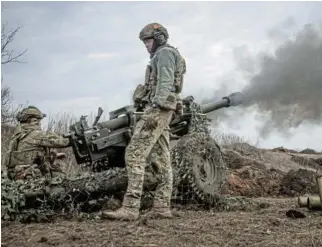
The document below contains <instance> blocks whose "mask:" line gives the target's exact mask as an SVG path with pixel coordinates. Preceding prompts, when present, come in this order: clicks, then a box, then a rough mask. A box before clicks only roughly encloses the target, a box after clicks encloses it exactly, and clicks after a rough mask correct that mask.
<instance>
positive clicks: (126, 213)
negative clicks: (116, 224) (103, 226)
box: [102, 206, 140, 221]
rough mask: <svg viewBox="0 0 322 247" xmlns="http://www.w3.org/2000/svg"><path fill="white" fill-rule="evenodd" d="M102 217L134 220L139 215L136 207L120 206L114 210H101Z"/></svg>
mask: <svg viewBox="0 0 322 247" xmlns="http://www.w3.org/2000/svg"><path fill="white" fill-rule="evenodd" d="M102 216H103V218H106V219H113V220H124V221H135V220H137V219H139V217H140V211H139V209H138V208H133V207H126V206H122V207H121V208H119V209H117V210H115V211H103V212H102Z"/></svg>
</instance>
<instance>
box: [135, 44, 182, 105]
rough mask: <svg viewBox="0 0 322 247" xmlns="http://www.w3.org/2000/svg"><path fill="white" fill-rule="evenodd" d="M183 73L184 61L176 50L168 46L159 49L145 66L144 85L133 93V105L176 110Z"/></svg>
mask: <svg viewBox="0 0 322 247" xmlns="http://www.w3.org/2000/svg"><path fill="white" fill-rule="evenodd" d="M185 72H186V63H185V60H184V58H183V57H182V56H181V55H180V53H179V51H178V50H177V49H176V48H174V47H172V46H170V45H168V44H166V45H164V46H161V47H159V48H158V49H157V50H156V52H155V53H154V54H153V56H152V58H151V60H150V63H149V65H148V66H147V69H146V74H145V84H144V85H141V84H140V85H139V86H138V87H137V88H136V90H135V91H134V94H133V101H134V104H135V105H137V104H143V105H147V104H156V105H158V106H159V107H161V108H164V109H169V110H176V107H177V100H178V99H179V93H181V91H182V86H183V75H184V74H185ZM143 108H144V107H143Z"/></svg>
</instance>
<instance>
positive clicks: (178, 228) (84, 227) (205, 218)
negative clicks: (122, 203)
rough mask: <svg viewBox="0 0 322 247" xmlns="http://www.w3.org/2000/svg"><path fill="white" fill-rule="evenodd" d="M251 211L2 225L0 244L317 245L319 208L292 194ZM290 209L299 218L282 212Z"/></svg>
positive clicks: (321, 231) (320, 239) (321, 221)
mask: <svg viewBox="0 0 322 247" xmlns="http://www.w3.org/2000/svg"><path fill="white" fill-rule="evenodd" d="M254 200H259V201H260V202H264V203H265V204H266V205H268V207H264V208H262V209H257V210H254V211H248V212H245V211H235V212H210V211H188V210H178V211H175V212H176V217H175V218H174V219H171V220H160V219H159V220H146V221H144V220H140V221H138V222H118V221H108V220H101V219H96V220H83V221H76V220H75V221H64V220H57V221H56V222H54V223H45V224H44V223H43V224H25V225H24V224H20V223H7V224H6V225H5V224H3V225H2V244H1V246H3V247H4V246H8V247H9V246H12V247H14V246H19V247H23V246H33V247H37V246H66V247H67V246H86V247H88V246H173V247H177V246H215V247H216V246H220V247H225V246H231V247H233V246H241V247H242V246H247V247H252V246H260V247H264V246H279V247H283V246H301V247H304V246H311V247H315V246H316V247H317V246H322V211H315V212H314V211H310V212H309V211H308V210H306V209H298V208H296V207H297V204H296V203H297V200H296V198H292V199H289V198H288V199H287V198H279V199H277V198H258V199H254ZM290 209H296V210H299V211H301V212H303V213H304V216H305V217H303V218H292V217H288V216H287V212H288V210H290Z"/></svg>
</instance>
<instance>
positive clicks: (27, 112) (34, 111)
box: [16, 106, 46, 122]
mask: <svg viewBox="0 0 322 247" xmlns="http://www.w3.org/2000/svg"><path fill="white" fill-rule="evenodd" d="M31 117H33V118H37V119H43V118H44V117H46V114H44V113H42V112H41V111H40V110H39V109H38V108H37V107H35V106H28V107H27V108H24V109H22V110H21V111H20V112H18V114H17V116H16V118H17V120H18V121H19V122H25V121H27V120H28V118H31Z"/></svg>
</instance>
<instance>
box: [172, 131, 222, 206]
mask: <svg viewBox="0 0 322 247" xmlns="http://www.w3.org/2000/svg"><path fill="white" fill-rule="evenodd" d="M172 159H173V160H172V164H173V169H174V183H175V187H176V189H177V191H174V193H177V194H179V195H180V196H181V199H182V197H183V196H185V197H188V198H187V199H184V200H191V199H192V197H193V199H197V201H198V202H200V203H203V204H205V205H209V204H210V205H213V204H214V203H216V201H217V200H218V199H219V197H220V195H221V192H222V188H223V185H224V184H225V183H226V181H227V174H226V170H227V169H226V163H225V162H224V160H223V158H222V154H221V150H220V147H219V146H218V145H217V143H216V142H215V140H214V139H213V138H212V137H211V136H209V135H207V134H205V133H202V132H194V133H191V134H188V135H186V136H184V137H182V138H181V139H180V140H179V141H178V143H177V144H176V145H175V147H174V149H173V150H172ZM180 196H179V197H180ZM176 197H178V195H176Z"/></svg>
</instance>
